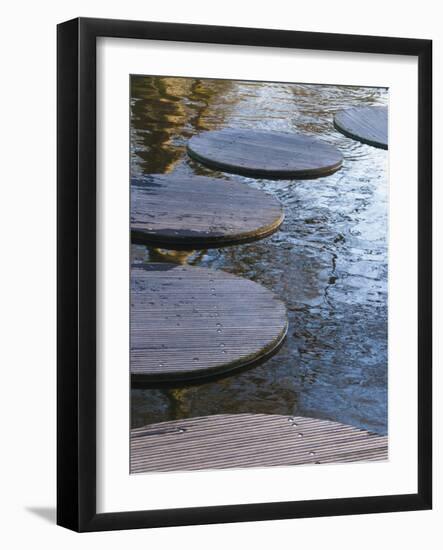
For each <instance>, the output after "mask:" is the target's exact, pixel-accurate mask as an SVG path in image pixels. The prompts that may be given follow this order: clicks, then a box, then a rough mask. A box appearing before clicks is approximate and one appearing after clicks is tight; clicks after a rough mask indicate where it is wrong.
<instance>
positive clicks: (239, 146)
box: [188, 129, 343, 179]
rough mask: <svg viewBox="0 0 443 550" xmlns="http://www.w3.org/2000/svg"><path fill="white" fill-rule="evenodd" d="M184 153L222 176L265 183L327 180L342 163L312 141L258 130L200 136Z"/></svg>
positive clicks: (328, 147)
mask: <svg viewBox="0 0 443 550" xmlns="http://www.w3.org/2000/svg"><path fill="white" fill-rule="evenodd" d="M188 153H189V155H190V156H191V157H192V158H194V159H196V160H198V161H199V162H201V163H203V164H207V165H208V166H211V167H213V168H217V169H219V170H222V171H224V172H233V173H234V174H243V175H246V176H252V177H263V178H269V179H290V178H317V177H320V176H327V175H328V174H332V173H333V172H335V171H336V170H338V169H339V168H340V167H341V165H342V162H343V157H342V154H341V153H340V151H338V150H337V149H336V148H335V147H333V146H332V145H329V144H328V143H325V142H323V141H320V140H318V139H315V138H313V137H310V136H305V135H302V134H296V133H283V132H271V131H269V132H267V131H261V130H241V129H237V130H236V129H225V130H217V131H213V132H204V133H202V134H198V135H196V136H194V137H192V138H191V139H190V140H189V142H188Z"/></svg>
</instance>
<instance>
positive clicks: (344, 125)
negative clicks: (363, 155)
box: [334, 106, 388, 149]
mask: <svg viewBox="0 0 443 550" xmlns="http://www.w3.org/2000/svg"><path fill="white" fill-rule="evenodd" d="M334 126H335V127H336V128H337V130H339V131H340V132H341V133H342V134H344V135H345V136H348V137H351V138H353V139H356V140H357V141H361V142H362V143H366V144H368V145H372V146H374V147H379V148H380V149H387V148H388V108H387V107H383V106H380V107H352V108H351V109H345V110H343V111H339V112H338V113H337V114H336V115H335V117H334Z"/></svg>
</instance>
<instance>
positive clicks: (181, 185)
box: [131, 174, 284, 250]
mask: <svg viewBox="0 0 443 550" xmlns="http://www.w3.org/2000/svg"><path fill="white" fill-rule="evenodd" d="M283 219H284V214H283V208H282V206H281V204H280V203H279V202H278V201H277V200H276V199H275V198H274V197H272V196H271V195H267V194H266V193H264V192H263V191H260V190H258V189H254V188H252V187H250V186H248V185H246V184H243V183H238V182H232V181H226V180H221V179H215V178H207V177H203V176H177V175H169V174H165V175H162V174H152V175H149V176H145V177H143V178H134V179H132V180H131V239H132V241H133V242H135V243H139V244H147V245H153V246H157V247H162V248H172V249H181V250H183V249H187V250H196V249H202V248H214V247H221V246H228V245H233V244H240V243H244V242H250V241H255V240H259V239H262V238H264V237H266V236H268V235H271V234H272V233H274V232H275V231H277V230H278V228H279V227H280V225H281V224H282V222H283Z"/></svg>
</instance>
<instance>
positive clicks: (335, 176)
mask: <svg viewBox="0 0 443 550" xmlns="http://www.w3.org/2000/svg"><path fill="white" fill-rule="evenodd" d="M128 85H129V102H130V103H129V113H130V124H129V127H130V139H129V142H130V150H129V151H128V154H129V159H130V174H129V181H128V186H129V187H128V189H129V193H130V228H129V235H128V239H130V243H131V255H130V256H131V257H130V265H129V266H128V292H129V293H130V336H129V338H130V374H129V379H130V427H129V429H130V438H129V441H130V453H129V455H130V464H129V471H130V473H131V474H152V473H161V472H187V471H198V470H218V469H231V470H236V469H241V468H273V467H282V466H298V465H305V466H307V465H312V467H315V468H321V465H322V464H331V463H332V464H343V463H366V462H377V461H388V460H389V452H388V448H389V426H388V408H389V402H388V372H389V365H388V298H389V294H388V266H389V261H388V258H389V253H390V251H389V249H388V225H389V152H388V118H389V101H390V96H389V89H388V88H382V87H377V86H372V87H371V86H364V87H363V86H350V85H346V86H345V85H334V84H330V83H321V82H319V83H312V82H306V83H304V82H265V81H248V80H226V79H209V78H199V77H198V76H190V77H182V76H180V77H178V76H174V75H172V76H158V75H144V74H131V75H129V83H128Z"/></svg>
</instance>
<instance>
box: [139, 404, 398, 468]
mask: <svg viewBox="0 0 443 550" xmlns="http://www.w3.org/2000/svg"><path fill="white" fill-rule="evenodd" d="M387 458H388V440H387V437H384V436H379V435H375V434H372V433H369V432H367V431H364V430H360V429H358V428H354V427H352V426H346V425H345V424H339V423H338V422H331V421H329V420H318V419H315V418H304V417H298V416H296V417H290V416H281V415H267V414H232V415H231V414H223V415H215V416H204V417H199V418H188V419H186V420H174V421H171V422H161V423H158V424H151V425H149V426H144V427H143V428H138V429H135V430H131V473H143V472H168V471H177V470H203V469H224V468H253V467H269V466H291V465H296V464H325V463H334V462H336V463H343V462H368V461H379V460H387Z"/></svg>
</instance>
